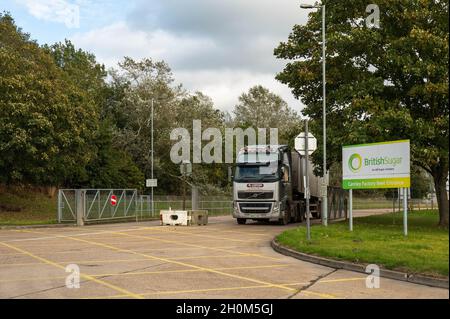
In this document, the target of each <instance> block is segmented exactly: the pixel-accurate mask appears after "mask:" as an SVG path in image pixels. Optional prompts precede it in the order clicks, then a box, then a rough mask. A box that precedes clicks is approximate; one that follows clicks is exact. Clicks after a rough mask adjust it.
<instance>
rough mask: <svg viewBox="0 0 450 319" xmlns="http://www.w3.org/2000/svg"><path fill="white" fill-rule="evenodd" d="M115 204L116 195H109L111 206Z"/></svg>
mask: <svg viewBox="0 0 450 319" xmlns="http://www.w3.org/2000/svg"><path fill="white" fill-rule="evenodd" d="M116 205H117V196H116V195H111V206H116Z"/></svg>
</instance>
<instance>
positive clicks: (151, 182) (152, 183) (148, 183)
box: [145, 178, 158, 187]
mask: <svg viewBox="0 0 450 319" xmlns="http://www.w3.org/2000/svg"><path fill="white" fill-rule="evenodd" d="M145 187H158V180H157V179H156V178H149V179H146V180H145Z"/></svg>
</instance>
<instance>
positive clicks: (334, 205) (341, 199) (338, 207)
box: [328, 187, 348, 220]
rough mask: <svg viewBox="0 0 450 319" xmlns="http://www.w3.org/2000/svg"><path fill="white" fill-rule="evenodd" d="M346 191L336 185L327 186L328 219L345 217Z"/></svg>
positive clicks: (346, 207) (346, 214) (346, 212)
mask: <svg viewBox="0 0 450 319" xmlns="http://www.w3.org/2000/svg"><path fill="white" fill-rule="evenodd" d="M347 216H348V191H346V190H344V189H342V188H338V187H328V219H330V220H331V219H341V218H345V219H347Z"/></svg>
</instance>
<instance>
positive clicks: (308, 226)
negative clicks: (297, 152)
mask: <svg viewBox="0 0 450 319" xmlns="http://www.w3.org/2000/svg"><path fill="white" fill-rule="evenodd" d="M308 144H309V132H308V120H306V121H305V162H306V165H305V180H306V182H305V198H306V239H308V240H311V220H310V216H309V215H310V212H309V211H310V209H309V175H308V166H309V165H308V160H309V149H308V146H309V145H308Z"/></svg>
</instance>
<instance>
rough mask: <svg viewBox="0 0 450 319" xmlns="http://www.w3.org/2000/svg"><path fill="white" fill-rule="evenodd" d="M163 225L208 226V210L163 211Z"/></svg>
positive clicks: (161, 212) (161, 217)
mask: <svg viewBox="0 0 450 319" xmlns="http://www.w3.org/2000/svg"><path fill="white" fill-rule="evenodd" d="M159 215H160V219H161V225H169V226H191V225H206V224H208V211H207V210H189V211H187V210H161V211H160V213H159Z"/></svg>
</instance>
